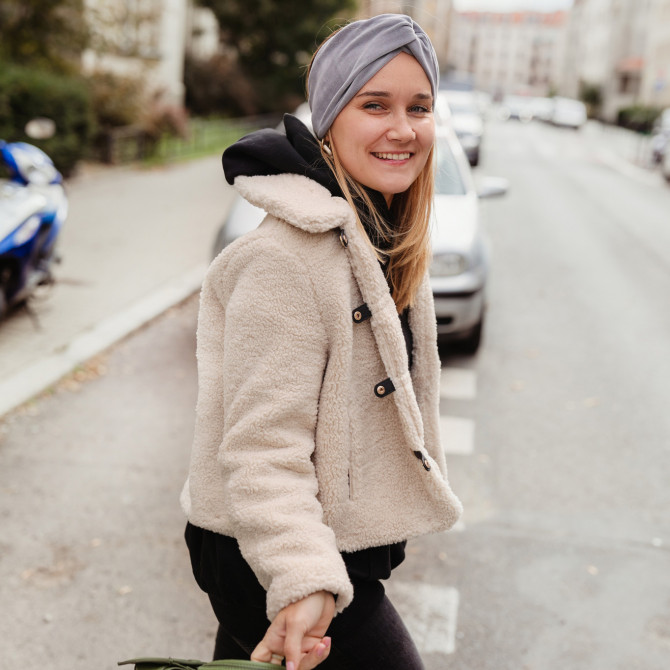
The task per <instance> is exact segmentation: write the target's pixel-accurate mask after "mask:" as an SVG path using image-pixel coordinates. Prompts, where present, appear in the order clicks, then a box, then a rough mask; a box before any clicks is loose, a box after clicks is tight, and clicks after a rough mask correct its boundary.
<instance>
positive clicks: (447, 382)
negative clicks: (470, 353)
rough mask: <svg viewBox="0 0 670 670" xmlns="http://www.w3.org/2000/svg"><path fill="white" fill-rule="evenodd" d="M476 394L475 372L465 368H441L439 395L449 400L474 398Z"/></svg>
mask: <svg viewBox="0 0 670 670" xmlns="http://www.w3.org/2000/svg"><path fill="white" fill-rule="evenodd" d="M476 395H477V373H476V372H475V371H474V370H467V369H465V368H442V373H441V375H440V396H441V397H442V398H447V399H449V400H474V398H475V397H476Z"/></svg>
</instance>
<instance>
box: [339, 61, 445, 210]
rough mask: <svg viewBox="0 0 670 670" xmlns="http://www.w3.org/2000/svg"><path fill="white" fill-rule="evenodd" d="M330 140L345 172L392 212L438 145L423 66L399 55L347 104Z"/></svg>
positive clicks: (431, 104) (430, 95) (429, 92)
mask: <svg viewBox="0 0 670 670" xmlns="http://www.w3.org/2000/svg"><path fill="white" fill-rule="evenodd" d="M326 138H327V139H329V140H330V144H331V147H332V150H333V151H334V152H336V153H337V155H338V157H339V159H340V162H341V164H342V167H343V168H344V169H345V170H346V171H347V172H348V173H349V174H350V175H351V176H352V177H353V178H354V179H355V180H356V181H358V182H360V183H361V184H365V185H366V186H368V187H369V188H372V189H374V190H376V191H379V192H380V193H381V194H382V195H383V196H384V198H385V200H386V204H387V205H388V206H389V207H390V206H391V202H392V200H393V196H394V195H395V194H396V193H402V192H403V191H406V190H407V189H408V188H409V187H410V186H411V185H412V184H413V183H414V181H415V180H416V178H417V177H418V176H419V174H420V172H421V171H422V170H423V168H424V167H425V165H426V161H427V160H428V157H429V156H430V152H431V150H432V148H433V143H434V141H435V122H434V119H433V96H432V93H431V89H430V82H429V81H428V77H427V76H426V73H425V72H424V71H423V68H422V67H421V65H419V63H418V61H417V60H416V59H415V58H414V57H413V56H410V55H409V54H406V53H400V54H398V55H397V56H396V57H395V58H394V59H393V60H392V61H390V62H389V63H387V64H386V65H385V66H384V67H383V68H382V69H381V70H380V71H379V72H378V73H377V74H376V75H375V76H374V77H372V79H370V81H368V83H367V84H366V85H365V86H364V87H363V88H362V89H361V91H360V92H359V93H358V94H357V95H356V96H355V97H354V98H353V99H352V100H351V102H349V104H347V106H346V107H345V108H344V109H343V110H342V111H341V112H340V113H339V114H338V116H337V118H336V119H335V121H334V122H333V125H332V126H331V128H330V130H329V131H328V134H327V135H326Z"/></svg>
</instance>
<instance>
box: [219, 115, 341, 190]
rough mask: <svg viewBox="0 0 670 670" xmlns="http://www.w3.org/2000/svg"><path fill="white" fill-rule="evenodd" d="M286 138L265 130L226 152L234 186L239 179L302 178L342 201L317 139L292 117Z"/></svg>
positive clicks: (287, 120) (225, 162) (286, 122)
mask: <svg viewBox="0 0 670 670" xmlns="http://www.w3.org/2000/svg"><path fill="white" fill-rule="evenodd" d="M284 129H285V131H286V134H284V133H282V132H280V131H278V130H272V129H270V128H264V129H263V130H257V131H256V132H254V133H251V134H250V135H246V136H245V137H243V138H242V139H241V140H239V141H237V142H235V144H233V145H231V146H230V147H228V148H227V149H226V150H225V151H224V152H223V158H222V161H223V172H224V174H225V175H226V180H227V181H228V183H229V184H232V183H233V182H234V181H235V179H236V178H237V177H241V176H244V177H256V176H267V175H275V174H287V173H288V174H299V175H303V176H304V177H308V178H309V179H312V180H313V181H315V182H316V183H317V184H321V186H324V187H325V188H327V189H328V190H329V191H330V194H331V195H333V196H339V197H342V191H341V189H340V186H339V184H338V183H337V180H336V179H335V175H333V173H332V172H331V170H330V168H329V167H328V165H326V162H325V161H324V160H323V157H322V156H321V149H320V147H319V143H318V142H317V140H316V138H315V137H314V136H313V135H312V133H310V131H309V129H308V128H307V126H306V125H305V124H304V123H302V121H300V120H299V119H297V118H296V117H295V116H292V115H291V114H285V115H284Z"/></svg>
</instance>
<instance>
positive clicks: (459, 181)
mask: <svg viewBox="0 0 670 670" xmlns="http://www.w3.org/2000/svg"><path fill="white" fill-rule="evenodd" d="M435 194H436V195H465V185H464V184H463V178H462V177H461V172H460V170H459V167H458V164H457V163H456V159H455V158H454V154H453V153H452V151H451V147H450V146H449V142H448V141H447V140H439V139H438V141H437V171H436V173H435Z"/></svg>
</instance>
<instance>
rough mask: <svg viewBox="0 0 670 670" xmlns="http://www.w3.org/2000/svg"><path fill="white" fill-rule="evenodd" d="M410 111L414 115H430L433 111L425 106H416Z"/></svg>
mask: <svg viewBox="0 0 670 670" xmlns="http://www.w3.org/2000/svg"><path fill="white" fill-rule="evenodd" d="M409 111H410V112H412V114H428V113H429V112H430V111H431V110H430V108H429V107H426V106H425V105H414V107H410V109H409Z"/></svg>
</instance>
